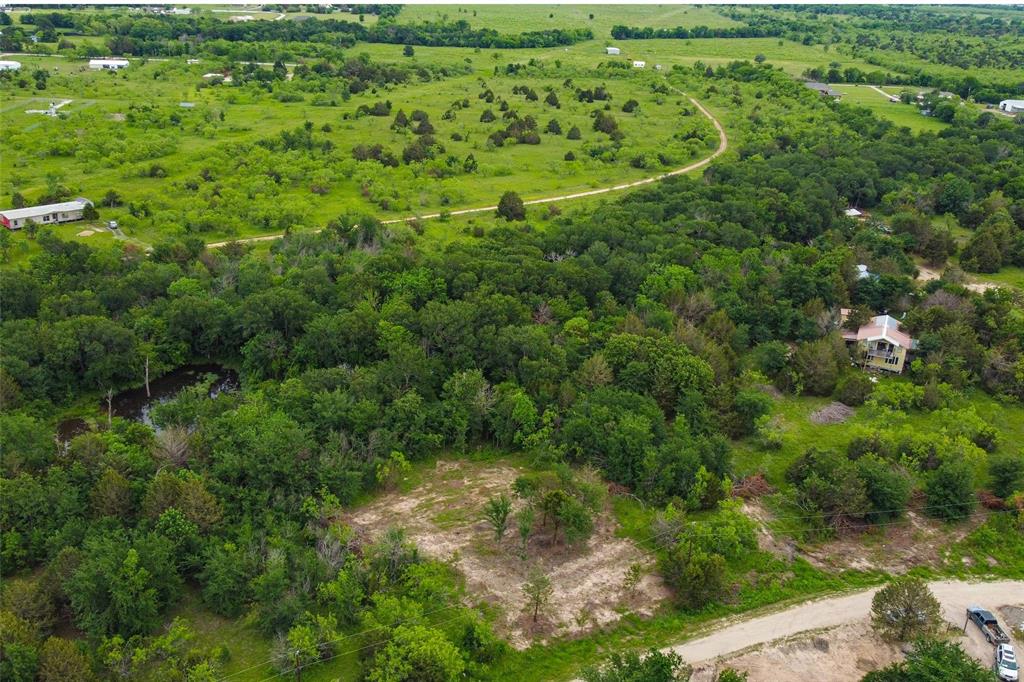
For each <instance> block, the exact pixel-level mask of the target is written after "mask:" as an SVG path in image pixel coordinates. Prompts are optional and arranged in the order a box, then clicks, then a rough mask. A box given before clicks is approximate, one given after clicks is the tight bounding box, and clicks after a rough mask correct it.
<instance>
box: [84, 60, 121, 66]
mask: <svg viewBox="0 0 1024 682" xmlns="http://www.w3.org/2000/svg"><path fill="white" fill-rule="evenodd" d="M89 63H90V64H119V65H121V66H128V60H127V59H90V60H89Z"/></svg>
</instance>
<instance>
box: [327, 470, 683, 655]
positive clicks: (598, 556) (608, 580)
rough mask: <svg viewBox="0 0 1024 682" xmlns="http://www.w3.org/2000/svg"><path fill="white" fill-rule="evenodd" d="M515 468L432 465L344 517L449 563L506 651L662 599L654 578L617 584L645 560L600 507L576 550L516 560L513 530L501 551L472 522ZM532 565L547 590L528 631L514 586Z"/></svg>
mask: <svg viewBox="0 0 1024 682" xmlns="http://www.w3.org/2000/svg"><path fill="white" fill-rule="evenodd" d="M521 473H523V471H522V470H520V469H518V468H516V467H514V466H511V465H509V464H507V463H495V462H470V461H440V462H438V463H437V467H436V469H435V471H434V472H433V473H432V474H431V475H429V476H426V477H425V480H424V482H423V483H422V484H421V485H419V486H418V487H417V488H416V489H414V490H412V491H410V492H407V493H401V492H392V493H386V494H384V495H382V496H380V497H378V498H377V499H375V500H374V501H373V502H371V503H370V504H368V505H366V506H364V507H360V508H359V509H356V510H354V511H353V512H351V513H349V514H347V515H346V516H345V522H346V523H348V524H350V525H351V526H352V527H353V528H354V529H355V530H356V531H357V532H362V533H367V534H369V535H370V536H377V535H379V534H380V533H382V532H383V531H385V530H386V529H388V528H391V527H399V528H404V529H405V530H406V532H407V534H408V536H409V538H410V539H411V540H413V541H414V542H415V543H416V544H417V545H418V546H419V548H420V550H421V551H422V552H424V553H425V554H427V555H428V556H431V557H433V558H437V559H441V560H444V561H449V562H451V564H452V565H453V566H454V567H455V568H457V569H458V570H459V571H460V572H461V573H462V574H463V575H464V576H465V578H466V587H467V589H468V590H469V593H470V594H471V595H472V596H473V597H474V598H476V599H479V600H481V601H484V602H486V603H488V604H491V605H493V606H497V607H499V608H500V609H501V611H502V618H503V623H499V625H500V626H501V627H502V629H503V630H504V631H505V632H506V633H507V634H508V636H509V639H510V641H511V642H512V644H513V646H516V647H518V648H525V647H526V646H529V644H530V642H531V638H532V637H534V636H538V635H574V634H578V633H583V632H586V631H588V630H590V629H592V628H594V627H595V626H600V625H604V624H607V623H611V622H613V621H616V620H618V619H619V617H620V615H621V614H622V613H625V612H634V613H640V614H644V615H649V614H651V613H653V611H654V609H655V608H657V606H658V604H659V603H661V602H662V600H664V599H666V598H667V597H668V596H669V592H668V590H667V588H666V587H665V585H664V584H663V583H662V581H661V579H660V578H659V577H657V576H655V575H653V574H652V573H650V572H648V574H646V575H645V576H644V577H643V579H642V580H641V581H640V584H639V585H638V586H637V587H636V589H635V591H634V592H633V593H632V594H630V593H629V592H628V591H627V590H626V588H625V587H624V585H623V581H624V577H625V575H626V571H627V569H628V568H629V566H630V565H631V564H633V563H641V564H643V565H644V566H646V567H648V568H650V567H651V566H652V564H653V560H652V559H651V558H650V557H649V555H647V554H646V553H645V552H643V551H642V550H641V549H640V548H638V547H637V546H636V545H635V544H634V543H633V542H632V541H630V540H627V539H624V538H620V537H616V536H615V530H616V524H615V521H614V519H613V518H612V517H611V514H610V513H609V512H608V510H605V511H603V512H602V513H601V514H600V515H599V516H598V518H597V519H596V520H595V532H594V535H593V536H592V537H591V538H590V540H589V541H588V542H587V543H586V544H585V545H583V546H580V547H575V548H574V547H571V546H566V545H564V544H561V543H559V544H554V545H552V544H550V543H549V541H548V539H547V536H539V537H534V538H533V539H531V541H530V545H529V547H528V551H527V554H528V557H529V558H528V559H526V560H523V559H522V558H521V556H520V551H519V540H518V537H517V536H516V533H515V530H514V529H511V530H510V531H509V532H507V533H506V535H505V538H504V539H503V540H502V542H501V543H500V545H499V544H498V543H496V542H495V540H494V535H493V532H492V530H491V528H490V526H489V525H487V523H486V522H485V521H483V520H482V519H481V510H482V508H483V505H484V502H485V501H486V500H487V499H488V498H489V497H493V496H495V495H498V494H501V493H505V494H508V495H509V496H511V490H510V487H511V485H512V482H513V481H514V480H515V478H516V477H517V476H518V475H520V474H521ZM535 566H536V567H538V568H540V569H541V570H542V571H543V572H544V573H545V574H546V575H547V576H548V578H549V579H550V580H551V586H552V587H553V588H554V595H553V596H552V600H551V605H550V608H549V609H548V613H547V616H546V618H545V621H544V623H542V624H538V625H540V627H538V628H536V629H535V628H534V627H533V623H532V622H531V621H530V619H529V617H527V616H526V615H525V613H524V609H525V606H526V598H525V596H524V595H523V591H522V586H523V583H525V582H526V580H527V577H528V575H529V572H530V569H531V568H533V567H535Z"/></svg>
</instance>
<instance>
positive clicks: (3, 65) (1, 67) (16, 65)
mask: <svg viewBox="0 0 1024 682" xmlns="http://www.w3.org/2000/svg"><path fill="white" fill-rule="evenodd" d="M20 69H21V62H16V61H14V60H11V59H4V60H0V71H18V70H20Z"/></svg>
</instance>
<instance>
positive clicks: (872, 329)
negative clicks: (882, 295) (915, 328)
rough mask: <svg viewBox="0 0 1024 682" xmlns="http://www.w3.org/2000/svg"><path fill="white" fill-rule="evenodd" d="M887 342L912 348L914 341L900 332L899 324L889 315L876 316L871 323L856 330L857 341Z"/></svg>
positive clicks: (908, 335)
mask: <svg viewBox="0 0 1024 682" xmlns="http://www.w3.org/2000/svg"><path fill="white" fill-rule="evenodd" d="M883 339H884V340H885V341H888V342H889V343H891V344H893V345H895V346H902V347H903V348H913V347H914V346H915V345H916V344H915V342H914V339H912V338H911V337H910V334H907V333H906V332H904V331H900V323H899V320H897V319H896V318H894V317H890V316H889V315H876V316H875V317H872V318H871V322H869V323H868V324H866V325H864V326H863V327H861V328H860V329H858V330H857V340H858V341H880V340H883Z"/></svg>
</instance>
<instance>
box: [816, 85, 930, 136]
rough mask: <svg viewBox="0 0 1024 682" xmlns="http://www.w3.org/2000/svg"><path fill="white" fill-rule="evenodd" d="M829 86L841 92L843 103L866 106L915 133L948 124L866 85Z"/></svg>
mask: <svg viewBox="0 0 1024 682" xmlns="http://www.w3.org/2000/svg"><path fill="white" fill-rule="evenodd" d="M831 87H832V88H834V89H835V90H838V91H839V92H841V93H843V99H842V101H843V103H844V104H852V105H855V106H859V107H867V108H868V109H870V110H871V112H872V113H873V114H875V115H876V116H878V117H879V118H882V119H886V120H888V121H892V122H893V123H895V124H896V125H898V126H906V127H907V128H910V129H911V130H913V131H914V132H915V133H922V132H938V131H940V130H942V129H944V128H946V127H948V125H949V124H948V123H943V122H942V121H940V120H939V119H937V118H932V117H931V116H923V115H921V113H920V110H919V109H918V108H917V106H916V105H914V104H904V103H902V102H892V101H890V100H889V99H888V98H886V97H885V96H884V95H882V94H880V93H879V92H877V91H875V90H872V89H871V88H870V87H868V86H867V85H849V84H833V85H832V86H831ZM892 90H897V91H896V92H892V94H893V95H898V94H899V92H898V89H895V88H890V89H889V91H892Z"/></svg>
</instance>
